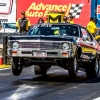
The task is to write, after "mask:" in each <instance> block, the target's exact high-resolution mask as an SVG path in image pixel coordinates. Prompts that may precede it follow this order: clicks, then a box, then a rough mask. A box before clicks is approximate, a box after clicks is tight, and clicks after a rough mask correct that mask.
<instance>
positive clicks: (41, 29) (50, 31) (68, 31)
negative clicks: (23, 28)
mask: <svg viewBox="0 0 100 100" xmlns="http://www.w3.org/2000/svg"><path fill="white" fill-rule="evenodd" d="M28 35H54V36H56V35H57V36H75V37H79V32H78V27H77V26H75V25H49V24H48V25H35V26H33V28H31V29H30V30H29V31H28Z"/></svg>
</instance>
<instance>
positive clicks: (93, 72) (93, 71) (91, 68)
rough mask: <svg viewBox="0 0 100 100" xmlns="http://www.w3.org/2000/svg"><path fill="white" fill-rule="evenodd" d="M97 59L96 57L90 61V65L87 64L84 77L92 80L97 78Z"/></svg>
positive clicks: (99, 65) (98, 65)
mask: <svg viewBox="0 0 100 100" xmlns="http://www.w3.org/2000/svg"><path fill="white" fill-rule="evenodd" d="M99 67H100V64H99V58H98V57H96V58H95V59H93V60H92V62H91V63H88V64H87V66H86V75H87V77H89V78H94V77H97V76H98V74H99Z"/></svg>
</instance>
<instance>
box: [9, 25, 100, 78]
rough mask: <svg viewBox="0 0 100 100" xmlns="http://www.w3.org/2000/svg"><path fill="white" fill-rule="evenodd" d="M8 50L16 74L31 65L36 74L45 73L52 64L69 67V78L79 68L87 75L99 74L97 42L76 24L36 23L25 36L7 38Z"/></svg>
mask: <svg viewBox="0 0 100 100" xmlns="http://www.w3.org/2000/svg"><path fill="white" fill-rule="evenodd" d="M8 53H9V56H11V58H12V72H13V74H14V75H16V76H18V75H20V74H21V72H22V69H23V68H24V67H29V66H31V65H34V71H35V74H36V75H45V74H46V73H47V71H48V70H49V69H50V68H51V66H52V65H57V66H60V67H62V68H64V69H65V70H68V72H69V75H70V77H76V76H77V74H78V70H79V69H81V70H83V71H85V72H86V75H87V77H97V76H98V74H99V66H100V63H99V53H100V48H99V44H98V43H97V41H96V40H95V39H94V37H93V36H92V35H91V34H90V33H89V32H88V31H87V29H86V28H84V27H82V26H80V25H77V24H68V23H47V24H35V25H33V26H32V27H31V28H30V30H29V31H28V32H27V35H26V36H11V37H9V40H8Z"/></svg>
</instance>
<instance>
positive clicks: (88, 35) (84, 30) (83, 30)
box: [81, 28, 93, 42]
mask: <svg viewBox="0 0 100 100" xmlns="http://www.w3.org/2000/svg"><path fill="white" fill-rule="evenodd" d="M81 32H82V37H86V38H87V41H90V42H91V41H92V40H93V39H92V37H91V36H90V34H89V33H88V31H87V30H86V29H85V28H81Z"/></svg>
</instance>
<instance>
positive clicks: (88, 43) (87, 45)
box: [81, 27, 96, 54]
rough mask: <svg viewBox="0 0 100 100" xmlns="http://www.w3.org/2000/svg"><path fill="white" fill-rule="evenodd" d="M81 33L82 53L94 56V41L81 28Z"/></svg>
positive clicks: (85, 30)
mask: <svg viewBox="0 0 100 100" xmlns="http://www.w3.org/2000/svg"><path fill="white" fill-rule="evenodd" d="M81 32H82V44H81V48H82V52H83V53H91V54H95V53H96V50H95V41H94V39H93V36H92V35H91V34H90V33H89V32H88V31H87V29H86V28H83V27H82V28H81Z"/></svg>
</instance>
